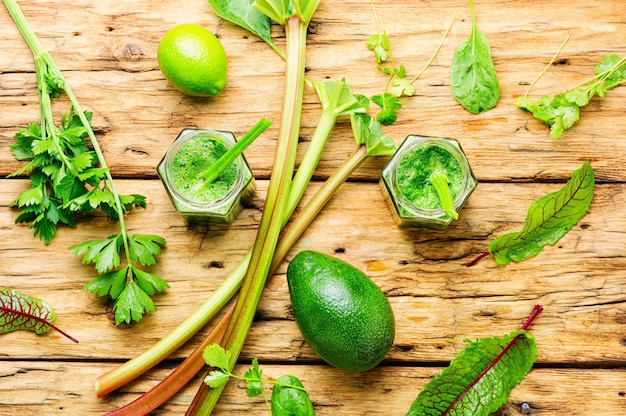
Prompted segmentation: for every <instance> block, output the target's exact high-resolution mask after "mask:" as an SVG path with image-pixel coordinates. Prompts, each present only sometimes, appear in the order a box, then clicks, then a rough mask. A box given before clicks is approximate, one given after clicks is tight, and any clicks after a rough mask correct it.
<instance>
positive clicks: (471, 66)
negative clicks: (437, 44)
mask: <svg viewBox="0 0 626 416" xmlns="http://www.w3.org/2000/svg"><path fill="white" fill-rule="evenodd" d="M470 6H471V11H472V33H471V35H470V37H469V38H468V39H466V40H465V41H463V42H462V43H461V44H460V45H459V46H458V47H457V49H456V50H455V52H454V56H453V58H452V65H451V68H450V86H451V88H452V94H453V95H454V98H456V100H457V101H458V102H459V103H460V104H461V105H462V106H463V107H464V108H465V109H466V110H468V111H469V112H471V113H474V114H479V113H482V112H485V111H487V110H489V109H491V108H493V107H494V106H495V105H496V104H497V103H498V100H499V99H500V84H499V82H498V77H497V74H496V69H495V67H494V65H493V60H492V59H491V49H490V45H489V41H488V40H487V37H485V35H483V34H482V33H481V32H480V30H478V27H477V26H476V18H475V16H474V7H473V5H472V3H471V1H470Z"/></svg>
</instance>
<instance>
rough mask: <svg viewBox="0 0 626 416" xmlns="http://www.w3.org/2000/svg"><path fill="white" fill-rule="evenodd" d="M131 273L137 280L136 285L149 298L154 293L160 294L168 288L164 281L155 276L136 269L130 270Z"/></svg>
mask: <svg viewBox="0 0 626 416" xmlns="http://www.w3.org/2000/svg"><path fill="white" fill-rule="evenodd" d="M132 272H133V275H134V276H135V278H136V279H137V285H138V286H139V287H140V288H141V290H143V291H144V292H146V293H147V294H148V295H150V296H152V295H154V294H155V292H162V291H164V290H165V289H169V287H170V285H168V284H167V282H166V281H165V280H163V279H161V278H160V277H159V276H157V275H155V274H152V273H148V272H145V271H143V270H141V269H138V268H136V267H133V268H132Z"/></svg>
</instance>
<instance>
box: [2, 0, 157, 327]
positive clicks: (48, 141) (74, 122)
mask: <svg viewBox="0 0 626 416" xmlns="http://www.w3.org/2000/svg"><path fill="white" fill-rule="evenodd" d="M3 2H4V5H5V6H6V8H7V10H8V11H9V14H10V15H11V17H12V18H13V20H14V21H15V24H16V26H17V28H18V29H19V31H20V33H21V34H22V36H23V37H24V40H25V41H26V43H27V44H28V47H29V48H30V50H31V52H32V53H33V57H34V61H35V74H36V78H37V93H38V99H39V109H40V121H39V122H38V123H31V124H30V125H29V126H28V127H27V128H22V129H20V130H19V132H18V133H17V134H16V135H15V141H16V142H15V143H14V144H13V145H12V146H11V151H12V153H13V155H14V157H15V158H16V159H17V160H24V161H28V163H27V164H26V165H25V166H24V167H22V168H21V169H20V170H18V171H17V172H15V173H14V174H13V175H14V176H15V175H22V174H28V175H29V178H30V182H31V188H30V189H27V190H26V191H24V192H22V193H21V194H20V195H19V196H18V197H17V198H16V199H15V200H14V201H13V202H12V204H11V205H12V206H14V207H17V208H20V209H21V212H20V214H19V215H18V217H17V219H16V222H18V223H29V224H30V225H29V226H30V227H31V228H33V229H34V230H35V235H36V236H38V237H39V238H40V239H41V240H42V241H43V242H44V243H46V244H48V243H50V241H51V240H52V238H53V237H54V236H55V234H56V227H57V225H58V224H59V223H60V224H65V225H68V226H72V227H73V226H75V225H76V220H77V218H78V216H79V215H84V214H88V213H91V212H93V211H95V210H97V209H100V210H101V211H102V212H104V213H105V214H106V216H107V217H108V218H109V219H111V220H117V221H118V222H119V226H120V232H119V233H118V234H115V235H113V236H111V237H109V238H107V239H105V240H96V241H89V242H85V243H81V244H77V245H75V246H73V247H70V249H71V250H74V254H77V255H80V254H84V256H83V263H94V264H95V267H96V270H97V271H98V272H99V273H100V274H101V275H100V276H99V277H97V278H96V279H94V280H93V281H92V282H90V283H89V284H88V285H87V286H86V287H85V288H86V289H87V290H90V291H91V292H92V293H97V294H98V295H99V296H106V295H109V296H110V297H111V298H112V299H114V300H115V304H114V310H115V322H116V324H120V323H122V322H126V323H130V322H131V320H134V321H139V320H140V319H141V317H142V316H143V314H144V313H145V312H153V311H154V303H153V301H152V299H151V298H150V296H152V295H153V294H154V293H155V292H160V291H163V290H165V289H167V288H168V287H169V285H168V284H167V283H166V282H165V281H164V280H163V279H161V278H160V277H158V276H156V275H153V274H151V273H148V272H146V271H144V270H141V269H140V268H139V267H138V265H139V264H141V265H142V266H151V265H153V264H155V263H156V256H157V255H159V254H160V253H161V247H163V246H164V245H165V240H164V239H163V238H161V237H159V236H156V235H133V236H130V235H129V234H128V233H127V231H126V225H125V222H124V214H125V213H127V212H128V211H130V210H131V209H132V208H133V207H135V206H140V207H145V204H146V202H145V197H144V196H142V195H119V194H118V193H117V191H116V189H115V184H114V183H113V177H112V176H111V173H110V171H109V169H108V167H107V164H106V161H105V159H104V155H103V154H102V150H101V149H100V146H99V144H98V141H97V139H96V136H95V134H94V132H93V128H92V126H91V113H89V112H83V111H82V110H81V108H80V105H79V103H78V100H77V99H76V96H75V95H74V93H73V92H72V90H71V88H70V86H69V85H68V84H67V82H66V80H65V78H64V77H63V74H61V71H60V70H59V68H58V67H57V65H56V64H55V62H54V61H53V59H52V57H51V56H50V53H49V52H48V51H47V50H46V49H45V48H44V47H43V45H41V43H40V42H39V39H37V37H36V35H35V33H34V32H33V30H32V29H31V27H30V25H29V24H28V22H27V20H26V18H25V17H24V14H23V13H22V11H21V9H20V8H19V6H18V4H17V3H16V2H15V0H3ZM62 92H65V94H66V95H67V97H68V98H69V100H70V102H71V104H72V107H71V109H70V110H69V112H68V113H67V114H66V115H64V116H63V117H62V119H61V125H60V126H57V125H56V124H55V120H54V117H53V113H52V99H53V98H57V97H59V96H60V94H61V93H62ZM87 139H89V144H90V145H91V148H90V147H89V146H88V143H87V142H86V140H87ZM122 257H124V258H125V263H126V265H125V266H123V267H121V268H119V267H120V265H121V264H122Z"/></svg>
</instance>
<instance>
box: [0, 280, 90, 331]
mask: <svg viewBox="0 0 626 416" xmlns="http://www.w3.org/2000/svg"><path fill="white" fill-rule="evenodd" d="M56 319H57V315H56V313H55V312H54V309H52V306H50V305H49V304H48V303H47V302H46V301H44V300H42V299H39V298H34V297H31V296H28V295H25V294H23V293H20V292H17V291H15V290H13V289H2V290H0V334H6V333H8V332H13V331H32V332H34V333H36V334H44V333H46V332H48V331H50V330H51V329H54V330H55V331H57V332H59V333H60V334H62V335H63V336H64V337H66V338H68V339H70V340H72V341H74V342H75V343H78V340H77V339H76V338H74V337H72V336H70V335H68V334H66V333H65V332H63V331H62V330H61V329H59V328H58V327H56V326H55V325H54V321H56Z"/></svg>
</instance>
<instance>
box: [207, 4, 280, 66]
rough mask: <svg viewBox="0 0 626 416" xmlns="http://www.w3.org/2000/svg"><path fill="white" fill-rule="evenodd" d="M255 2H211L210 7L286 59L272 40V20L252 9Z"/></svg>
mask: <svg viewBox="0 0 626 416" xmlns="http://www.w3.org/2000/svg"><path fill="white" fill-rule="evenodd" d="M254 2H255V0H209V5H210V6H211V9H213V11H214V12H215V14H216V15H218V16H219V17H221V18H222V19H224V20H228V21H229V22H232V23H234V24H236V25H239V26H241V27H242V28H244V29H246V30H248V31H249V32H250V33H252V34H254V35H256V36H258V37H259V38H260V39H262V40H263V41H265V42H266V43H267V44H268V45H269V46H270V47H271V48H272V49H273V50H274V51H276V52H277V53H278V54H279V55H280V56H281V57H283V58H284V55H283V54H282V52H280V51H279V50H278V48H277V47H276V45H275V44H274V41H273V40H272V37H271V34H270V27H271V25H270V18H269V17H267V16H266V15H265V14H263V13H261V12H260V11H259V10H257V9H255V8H254V7H251V6H252V4H253V3H254Z"/></svg>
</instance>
